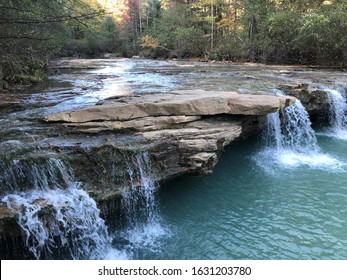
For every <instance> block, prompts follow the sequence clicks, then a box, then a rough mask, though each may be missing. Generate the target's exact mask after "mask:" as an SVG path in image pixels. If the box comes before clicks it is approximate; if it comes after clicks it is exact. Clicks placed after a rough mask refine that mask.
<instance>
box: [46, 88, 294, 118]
mask: <svg viewBox="0 0 347 280" xmlns="http://www.w3.org/2000/svg"><path fill="white" fill-rule="evenodd" d="M293 102H294V99H293V98H290V97H277V96H271V95H251V94H238V93H236V92H215V91H203V90H190V91H187V90H186V91H176V92H171V93H168V94H153V95H141V96H133V97H126V98H122V99H115V100H107V101H104V102H102V103H100V104H98V105H96V106H90V107H87V108H85V109H81V110H76V111H69V112H63V113H58V114H53V115H50V116H47V117H46V119H45V120H46V121H58V122H73V123H84V122H91V121H129V120H134V119H138V118H146V117H159V116H213V115H220V114H228V115H247V116H255V115H256V116H260V115H266V114H268V113H271V112H274V111H277V110H279V109H281V108H283V107H285V106H289V105H290V104H292V103H293Z"/></svg>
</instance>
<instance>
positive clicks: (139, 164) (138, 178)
mask: <svg viewBox="0 0 347 280" xmlns="http://www.w3.org/2000/svg"><path fill="white" fill-rule="evenodd" d="M127 171H128V174H129V177H130V181H131V184H132V186H131V189H130V190H129V191H127V192H126V193H125V194H124V196H123V201H122V203H123V211H124V216H125V220H126V226H125V229H123V230H122V231H121V232H120V233H119V235H118V236H116V237H115V240H117V239H121V240H123V241H124V240H125V243H126V245H125V246H124V247H123V248H122V249H124V250H125V251H126V252H127V253H128V255H129V256H130V257H132V258H136V259H141V258H143V257H144V254H146V253H148V252H155V251H157V250H159V248H160V239H161V238H162V237H164V236H167V235H168V234H169V231H168V229H167V228H166V227H165V226H164V225H163V221H162V218H161V215H160V211H159V202H158V200H157V198H156V196H157V191H158V184H157V183H156V182H155V180H154V179H153V175H152V173H151V164H150V158H149V154H148V152H142V153H139V154H136V155H134V156H132V157H130V158H129V161H128V170H127ZM123 243H124V242H123ZM123 245H124V244H123ZM142 250H143V252H142Z"/></svg>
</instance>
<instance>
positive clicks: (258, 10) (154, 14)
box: [0, 0, 347, 89]
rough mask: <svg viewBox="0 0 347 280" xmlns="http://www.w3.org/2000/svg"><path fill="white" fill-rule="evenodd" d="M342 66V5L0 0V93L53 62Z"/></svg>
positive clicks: (277, 0) (345, 9) (345, 45)
mask: <svg viewBox="0 0 347 280" xmlns="http://www.w3.org/2000/svg"><path fill="white" fill-rule="evenodd" d="M105 54H108V56H110V57H132V56H134V55H139V56H141V57H146V58H156V59H157V58H165V59H167V58H171V59H172V58H176V59H187V58H198V59H201V60H203V61H211V60H218V61H232V62H247V61H249V62H260V63H272V64H303V65H306V64H310V65H312V64H316V65H317V64H318V65H325V66H326V65H328V66H334V67H339V68H341V69H343V68H344V67H345V66H346V64H347V0H330V1H327V0H0V81H1V82H0V89H1V88H3V87H5V88H6V87H8V84H14V83H37V82H41V81H42V80H43V79H44V78H45V76H46V74H47V65H48V63H49V60H50V59H52V58H54V57H66V56H71V57H99V56H104V55H105Z"/></svg>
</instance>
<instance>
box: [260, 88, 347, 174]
mask: <svg viewBox="0 0 347 280" xmlns="http://www.w3.org/2000/svg"><path fill="white" fill-rule="evenodd" d="M276 95H283V94H282V93H281V92H279V91H276ZM266 123H267V127H266V129H265V131H264V141H265V143H266V148H265V149H263V150H262V151H260V152H259V153H257V155H256V156H255V157H254V159H255V161H256V163H257V164H258V165H260V166H261V167H262V168H263V169H264V170H265V171H266V172H268V173H272V174H274V173H275V172H276V168H297V167H300V166H306V167H309V168H314V169H323V170H327V169H328V170H334V171H337V170H341V169H342V167H343V166H344V165H345V164H344V163H343V162H341V161H339V160H338V159H336V158H334V157H333V156H331V155H328V154H325V153H323V152H322V151H321V149H320V148H319V146H318V145H317V138H316V136H315V132H314V130H313V129H312V127H311V121H310V119H309V116H308V113H307V112H306V110H305V108H304V106H303V105H302V104H301V102H300V101H299V100H297V101H296V102H295V104H293V105H291V106H289V107H287V108H285V109H283V110H282V111H281V112H275V113H271V114H268V115H267V119H266ZM264 163H266V164H264Z"/></svg>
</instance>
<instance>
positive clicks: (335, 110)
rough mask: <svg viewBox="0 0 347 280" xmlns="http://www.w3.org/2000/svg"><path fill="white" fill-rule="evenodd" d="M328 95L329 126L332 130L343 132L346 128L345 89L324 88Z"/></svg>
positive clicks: (346, 101) (346, 103) (346, 104)
mask: <svg viewBox="0 0 347 280" xmlns="http://www.w3.org/2000/svg"><path fill="white" fill-rule="evenodd" d="M324 90H325V91H326V92H327V93H328V98H329V105H330V106H329V107H330V114H329V117H330V118H329V119H330V125H331V127H332V128H333V129H334V130H337V131H339V130H345V129H346V126H347V117H346V114H347V99H346V94H345V91H346V88H344V87H339V88H337V89H330V88H324Z"/></svg>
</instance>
